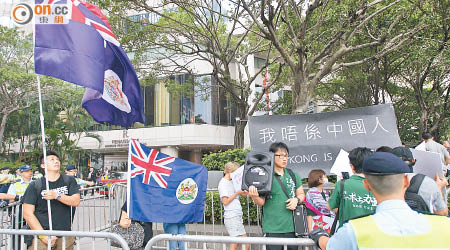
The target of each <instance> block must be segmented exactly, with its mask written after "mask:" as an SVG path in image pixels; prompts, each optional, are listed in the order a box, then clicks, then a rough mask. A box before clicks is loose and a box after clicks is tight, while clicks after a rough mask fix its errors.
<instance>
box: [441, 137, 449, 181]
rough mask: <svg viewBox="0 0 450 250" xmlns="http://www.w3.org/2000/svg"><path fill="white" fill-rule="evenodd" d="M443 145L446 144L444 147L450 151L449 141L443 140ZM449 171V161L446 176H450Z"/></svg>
mask: <svg viewBox="0 0 450 250" xmlns="http://www.w3.org/2000/svg"><path fill="white" fill-rule="evenodd" d="M442 146H444V148H445V149H446V150H447V152H449V153H450V142H449V141H444V142H442ZM449 172H450V163H447V175H446V176H449Z"/></svg>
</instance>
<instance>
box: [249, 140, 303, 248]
mask: <svg viewBox="0 0 450 250" xmlns="http://www.w3.org/2000/svg"><path fill="white" fill-rule="evenodd" d="M269 150H270V152H273V153H274V154H275V159H274V161H275V162H274V177H273V180H272V191H271V193H270V196H269V197H270V198H269V197H262V196H259V194H258V189H257V188H256V187H255V186H250V187H249V191H248V194H249V196H250V197H251V198H252V200H253V202H254V203H255V204H256V205H258V206H261V207H263V216H262V229H263V232H264V236H265V237H278V238H295V237H296V236H295V233H294V218H293V216H292V211H293V210H295V208H296V207H297V204H298V203H300V202H303V201H304V200H305V192H304V191H303V187H302V180H301V178H300V176H299V175H298V174H297V173H296V172H295V171H293V173H294V176H295V179H296V180H292V178H291V175H290V174H289V173H288V171H285V169H286V165H287V162H288V159H289V149H288V147H287V145H286V144H284V143H282V142H276V143H272V145H270V149H269ZM276 176H278V177H279V178H280V180H281V183H282V184H283V185H284V186H285V187H286V189H287V191H288V194H289V197H287V196H286V194H285V193H284V191H283V189H282V187H281V186H280V183H279V182H278V181H277V180H276V179H275V178H277V177H276ZM266 248H267V249H268V250H281V249H283V246H275V245H267V247H266ZM288 249H289V250H291V249H292V250H293V249H298V247H296V246H288Z"/></svg>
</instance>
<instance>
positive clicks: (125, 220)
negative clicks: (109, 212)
mask: <svg viewBox="0 0 450 250" xmlns="http://www.w3.org/2000/svg"><path fill="white" fill-rule="evenodd" d="M132 222H137V223H139V224H141V226H142V227H143V228H144V242H143V244H142V247H143V248H145V246H146V245H147V242H149V241H150V239H151V238H152V237H153V224H152V223H151V222H142V221H134V220H131V219H130V217H128V213H127V202H126V201H125V203H124V204H123V206H122V210H121V213H120V217H119V226H120V227H121V228H129V227H130V226H131V223H132Z"/></svg>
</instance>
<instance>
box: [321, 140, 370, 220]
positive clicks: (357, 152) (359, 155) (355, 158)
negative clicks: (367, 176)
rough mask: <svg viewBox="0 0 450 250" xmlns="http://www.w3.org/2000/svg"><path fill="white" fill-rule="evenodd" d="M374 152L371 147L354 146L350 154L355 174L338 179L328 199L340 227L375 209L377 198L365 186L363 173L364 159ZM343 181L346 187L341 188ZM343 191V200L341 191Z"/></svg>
mask: <svg viewBox="0 0 450 250" xmlns="http://www.w3.org/2000/svg"><path fill="white" fill-rule="evenodd" d="M371 154H372V151H371V150H370V149H369V148H364V147H358V148H354V149H353V150H352V151H351V152H350V153H349V155H348V158H349V160H350V165H351V168H352V172H353V175H352V176H351V177H350V179H348V180H341V181H338V182H337V184H336V188H335V190H334V192H333V194H332V195H331V198H330V199H329V200H328V204H329V208H330V209H334V212H335V213H336V214H338V215H339V216H338V219H339V227H338V228H340V227H342V225H343V224H344V222H346V221H348V220H349V219H352V218H355V217H358V216H363V215H367V214H370V213H373V212H374V211H375V206H376V200H375V197H373V195H372V193H371V192H370V191H368V190H367V189H365V188H364V185H363V180H364V174H363V173H362V163H363V160H364V159H365V158H366V157H367V156H369V155H371ZM341 182H344V186H343V187H344V188H343V190H341ZM342 192H343V200H342V199H341V193H342Z"/></svg>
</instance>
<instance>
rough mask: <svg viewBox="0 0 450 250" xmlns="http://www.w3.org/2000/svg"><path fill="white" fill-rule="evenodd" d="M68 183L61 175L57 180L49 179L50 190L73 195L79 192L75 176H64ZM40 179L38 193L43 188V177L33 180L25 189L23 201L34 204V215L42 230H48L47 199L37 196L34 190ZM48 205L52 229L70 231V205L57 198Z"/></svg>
mask: <svg viewBox="0 0 450 250" xmlns="http://www.w3.org/2000/svg"><path fill="white" fill-rule="evenodd" d="M66 179H67V180H66V181H68V183H66V182H65V181H64V178H63V177H62V175H61V176H60V177H59V178H58V180H56V181H54V182H51V181H49V182H48V184H49V187H50V190H53V191H56V192H58V193H60V194H65V195H69V196H70V195H73V194H78V193H80V187H79V186H78V185H77V182H76V180H75V178H73V177H70V178H66ZM37 181H41V183H42V188H41V191H39V194H40V193H41V192H42V191H43V190H45V179H44V177H42V178H39V179H37V180H36V181H33V182H32V183H30V185H28V188H27V191H25V194H24V196H23V203H27V204H31V205H34V206H35V207H34V208H35V209H34V215H35V216H36V217H37V219H38V220H39V223H41V226H42V227H43V228H44V230H49V226H48V210H47V200H45V199H43V198H42V196H41V195H39V197H38V196H37V194H38V192H37V191H36V182H37ZM50 206H51V208H52V224H53V230H63V231H70V230H71V209H70V206H67V205H66V204H63V203H61V202H60V201H58V200H51V201H50Z"/></svg>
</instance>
